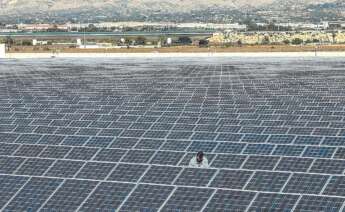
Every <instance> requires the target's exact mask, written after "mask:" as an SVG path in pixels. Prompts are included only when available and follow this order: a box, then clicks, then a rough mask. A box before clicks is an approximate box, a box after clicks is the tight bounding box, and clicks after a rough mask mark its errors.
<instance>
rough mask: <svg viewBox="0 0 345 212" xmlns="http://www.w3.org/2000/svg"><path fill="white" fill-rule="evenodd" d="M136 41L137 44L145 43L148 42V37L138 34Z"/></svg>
mask: <svg viewBox="0 0 345 212" xmlns="http://www.w3.org/2000/svg"><path fill="white" fill-rule="evenodd" d="M135 43H136V44H137V45H145V43H146V38H145V37H144V36H138V37H137V38H136V39H135Z"/></svg>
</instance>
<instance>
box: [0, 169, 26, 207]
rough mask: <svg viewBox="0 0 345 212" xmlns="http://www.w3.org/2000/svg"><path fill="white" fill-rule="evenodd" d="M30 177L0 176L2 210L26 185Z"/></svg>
mask: <svg viewBox="0 0 345 212" xmlns="http://www.w3.org/2000/svg"><path fill="white" fill-rule="evenodd" d="M27 180H28V177H20V176H9V175H0V208H2V207H4V206H5V205H6V203H7V202H8V201H9V200H10V199H11V197H12V196H14V195H15V194H16V193H17V192H18V191H19V190H20V189H21V187H22V186H23V185H24V184H25V183H26V181H27Z"/></svg>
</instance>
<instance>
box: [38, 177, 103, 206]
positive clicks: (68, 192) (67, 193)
mask: <svg viewBox="0 0 345 212" xmlns="http://www.w3.org/2000/svg"><path fill="white" fill-rule="evenodd" d="M96 185H97V182H95V181H82V180H66V181H65V182H64V183H63V184H62V186H60V187H59V189H58V190H57V191H56V192H55V193H54V195H53V196H52V197H51V198H50V199H49V201H48V202H47V203H46V204H45V205H44V206H43V207H42V210H54V211H67V210H76V209H78V207H79V206H80V205H81V204H82V203H83V201H84V200H85V198H86V197H87V196H88V195H89V194H90V192H91V191H92V190H93V189H94V188H95V187H96Z"/></svg>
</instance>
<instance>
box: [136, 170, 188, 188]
mask: <svg viewBox="0 0 345 212" xmlns="http://www.w3.org/2000/svg"><path fill="white" fill-rule="evenodd" d="M181 170H182V168H181V167H169V166H152V167H150V169H149V170H148V171H147V173H146V174H145V175H144V176H143V178H142V179H141V182H143V183H154V184H167V185H170V184H172V183H173V182H174V179H175V178H176V177H177V176H178V175H179V173H180V172H181Z"/></svg>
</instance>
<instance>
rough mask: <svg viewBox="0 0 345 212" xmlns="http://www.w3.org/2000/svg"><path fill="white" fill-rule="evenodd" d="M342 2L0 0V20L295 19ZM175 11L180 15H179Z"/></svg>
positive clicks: (337, 14) (313, 0)
mask: <svg viewBox="0 0 345 212" xmlns="http://www.w3.org/2000/svg"><path fill="white" fill-rule="evenodd" d="M342 2H343V1H342V0H31V1H30V3H28V1H27V0H0V10H1V13H0V20H6V21H15V20H16V19H20V21H31V22H39V21H60V20H61V21H66V20H77V19H78V20H79V21H84V20H85V18H86V19H92V20H136V21H138V20H143V19H144V20H155V21H157V20H160V19H164V21H202V20H203V19H204V20H205V21H210V20H212V18H214V17H217V18H218V19H216V20H215V21H218V22H221V21H222V20H224V21H229V20H231V19H233V20H243V19H245V17H244V16H245V15H248V14H249V15H251V17H257V18H260V14H261V13H259V11H269V12H271V13H273V14H276V15H277V17H282V18H286V17H284V16H287V15H288V16H290V17H291V18H292V19H294V18H301V17H304V19H305V20H315V17H314V16H317V13H318V12H319V11H320V12H321V13H322V12H324V10H325V9H324V7H323V5H326V6H330V5H337V4H341V3H342ZM296 9H297V10H296ZM334 10H336V7H335V9H334ZM289 11H291V12H289ZM306 11H307V13H306ZM329 12H331V13H332V11H328V13H329ZM294 13H295V14H294ZM176 14H179V15H180V17H176ZM301 14H302V15H301ZM332 14H333V13H332ZM212 15H213V16H212ZM216 15H218V16H216ZM335 16H339V17H340V18H344V17H343V16H344V15H343V14H341V13H339V12H335ZM219 17H221V18H219ZM224 17H225V18H224ZM264 18H265V17H264ZM179 19H180V20H179ZM316 19H317V18H316ZM303 21H304V20H303Z"/></svg>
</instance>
